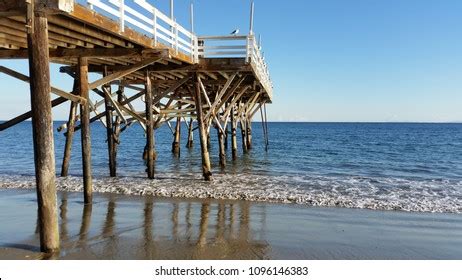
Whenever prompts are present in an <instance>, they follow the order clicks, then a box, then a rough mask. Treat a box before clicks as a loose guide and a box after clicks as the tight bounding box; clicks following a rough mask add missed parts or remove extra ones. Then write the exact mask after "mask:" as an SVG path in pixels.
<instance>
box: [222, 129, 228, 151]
mask: <svg viewBox="0 0 462 280" xmlns="http://www.w3.org/2000/svg"><path fill="white" fill-rule="evenodd" d="M223 129H224V130H225V150H226V151H227V150H228V139H229V137H228V135H229V131H228V125H226V127H223Z"/></svg>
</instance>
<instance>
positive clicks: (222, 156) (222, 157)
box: [217, 127, 226, 168]
mask: <svg viewBox="0 0 462 280" xmlns="http://www.w3.org/2000/svg"><path fill="white" fill-rule="evenodd" d="M217 134H218V151H219V159H220V167H221V168H225V167H226V150H225V135H224V133H223V131H221V130H220V129H219V128H218V127H217Z"/></svg>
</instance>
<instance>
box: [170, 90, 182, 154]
mask: <svg viewBox="0 0 462 280" xmlns="http://www.w3.org/2000/svg"><path fill="white" fill-rule="evenodd" d="M180 99H181V96H180ZM178 110H181V103H180V102H178ZM180 139H181V117H177V118H176V126H175V135H174V138H173V143H172V153H173V154H174V155H176V156H177V157H179V156H180Z"/></svg>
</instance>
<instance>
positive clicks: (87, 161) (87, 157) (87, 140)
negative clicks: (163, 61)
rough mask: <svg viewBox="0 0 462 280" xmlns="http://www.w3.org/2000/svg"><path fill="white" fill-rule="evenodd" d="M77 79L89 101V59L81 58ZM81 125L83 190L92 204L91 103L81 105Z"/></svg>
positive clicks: (83, 94)
mask: <svg viewBox="0 0 462 280" xmlns="http://www.w3.org/2000/svg"><path fill="white" fill-rule="evenodd" d="M77 68H78V70H77V71H78V73H77V79H78V83H79V93H80V97H82V98H85V99H86V100H89V87H88V59H87V58H85V57H79V59H78V67H77ZM80 124H81V126H82V128H81V130H80V133H81V141H82V167H83V189H84V191H83V192H84V202H85V203H86V204H87V203H92V198H93V194H92V192H93V186H92V174H91V137H90V103H89V102H86V103H85V104H83V105H82V104H80Z"/></svg>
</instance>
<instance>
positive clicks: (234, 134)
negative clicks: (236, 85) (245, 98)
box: [231, 106, 237, 160]
mask: <svg viewBox="0 0 462 280" xmlns="http://www.w3.org/2000/svg"><path fill="white" fill-rule="evenodd" d="M234 113H235V112H234V106H233V108H232V109H231V152H232V156H233V160H236V159H237V132H236V126H237V122H236V119H235V118H236V117H235V115H234Z"/></svg>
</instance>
